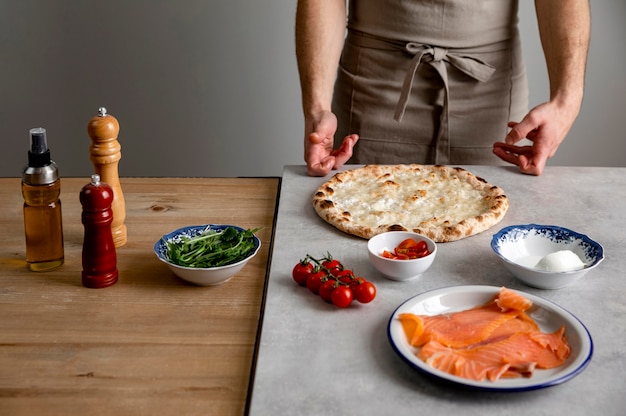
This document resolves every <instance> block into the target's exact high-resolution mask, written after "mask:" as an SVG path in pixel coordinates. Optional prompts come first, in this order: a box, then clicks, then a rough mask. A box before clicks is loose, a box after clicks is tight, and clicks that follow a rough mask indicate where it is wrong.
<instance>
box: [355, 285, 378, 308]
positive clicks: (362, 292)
mask: <svg viewBox="0 0 626 416" xmlns="http://www.w3.org/2000/svg"><path fill="white" fill-rule="evenodd" d="M354 297H355V298H356V300H357V301H359V302H361V303H370V302H371V301H373V300H374V298H375V297H376V286H374V284H373V283H371V282H368V281H365V282H363V283H360V284H358V285H357V286H356V288H355V289H354Z"/></svg>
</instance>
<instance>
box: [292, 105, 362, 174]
mask: <svg viewBox="0 0 626 416" xmlns="http://www.w3.org/2000/svg"><path fill="white" fill-rule="evenodd" d="M305 124H306V125H307V126H309V125H310V128H308V129H307V131H305V138H304V160H305V161H306V164H307V173H308V174H309V175H310V176H326V175H328V173H329V172H330V171H331V170H333V169H339V168H341V166H343V164H344V163H346V162H347V161H348V159H350V157H351V156H352V148H353V147H354V145H355V143H356V142H357V140H359V136H358V135H356V134H351V135H349V136H346V137H344V139H343V142H342V144H341V146H340V147H339V149H337V150H335V149H334V148H333V142H334V139H333V138H334V136H335V132H336V131H337V118H336V117H335V115H334V114H333V113H331V112H329V111H324V112H322V113H321V114H320V115H319V117H318V118H316V119H315V120H313V121H310V122H306V123H305Z"/></svg>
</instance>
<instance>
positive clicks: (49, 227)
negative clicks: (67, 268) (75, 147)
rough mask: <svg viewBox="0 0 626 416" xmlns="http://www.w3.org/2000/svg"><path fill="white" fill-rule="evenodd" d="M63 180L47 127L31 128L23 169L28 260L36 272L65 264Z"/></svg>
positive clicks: (31, 268) (29, 266)
mask: <svg viewBox="0 0 626 416" xmlns="http://www.w3.org/2000/svg"><path fill="white" fill-rule="evenodd" d="M60 194H61V180H60V179H59V171H58V168H57V166H56V164H55V163H54V162H53V161H52V160H51V159H50V149H48V142H47V138H46V130H45V129H43V128H34V129H31V130H30V150H29V151H28V165H27V166H26V167H25V168H24V171H23V172H22V195H23V197H24V232H25V234H26V264H27V265H28V268H29V269H30V270H32V271H36V272H45V271H49V270H53V269H56V268H57V267H59V266H61V265H62V264H63V260H64V252H63V223H62V216H61V200H60V199H59V196H60Z"/></svg>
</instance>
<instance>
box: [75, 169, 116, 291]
mask: <svg viewBox="0 0 626 416" xmlns="http://www.w3.org/2000/svg"><path fill="white" fill-rule="evenodd" d="M79 198H80V203H81V205H82V206H83V213H82V223H83V225H84V227H85V237H84V240H83V257H82V260H83V273H82V281H83V285H84V286H86V287H90V288H95V289H99V288H103V287H108V286H111V285H113V284H115V282H117V277H118V271H117V254H116V252H115V244H114V243H113V234H112V232H111V222H112V221H113V210H112V209H111V204H112V202H113V201H114V199H115V198H114V194H113V190H112V189H111V187H110V186H109V185H107V184H106V183H104V182H100V176H99V175H97V174H94V175H91V183H88V184H87V185H85V186H84V187H83V189H82V190H81V191H80V196H79Z"/></svg>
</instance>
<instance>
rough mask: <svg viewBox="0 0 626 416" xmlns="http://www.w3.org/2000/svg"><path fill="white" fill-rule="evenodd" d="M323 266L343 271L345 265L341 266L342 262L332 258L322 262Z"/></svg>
mask: <svg viewBox="0 0 626 416" xmlns="http://www.w3.org/2000/svg"><path fill="white" fill-rule="evenodd" d="M322 266H324V267H326V268H327V269H329V270H332V269H340V270H341V269H343V265H342V264H341V262H340V261H339V260H336V259H332V258H331V259H326V260H324V261H322Z"/></svg>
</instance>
